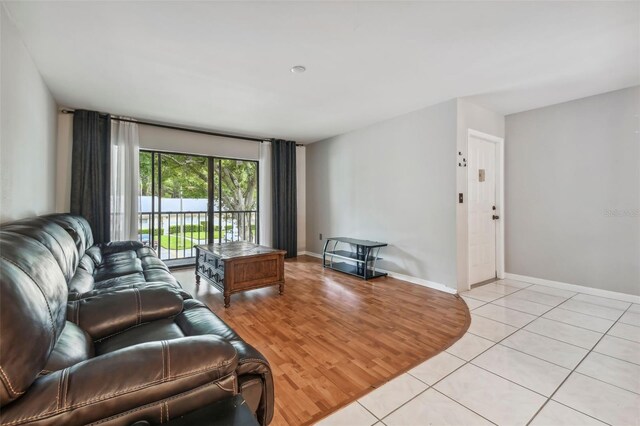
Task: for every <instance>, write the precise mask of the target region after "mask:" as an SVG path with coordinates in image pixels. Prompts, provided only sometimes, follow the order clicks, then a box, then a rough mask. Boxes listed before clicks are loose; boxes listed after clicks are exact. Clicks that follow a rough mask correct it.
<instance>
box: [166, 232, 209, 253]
mask: <svg viewBox="0 0 640 426" xmlns="http://www.w3.org/2000/svg"><path fill="white" fill-rule="evenodd" d="M219 236H220V233H219V232H214V233H213V239H214V240H217V239H218V238H219ZM191 238H192V237H191V233H190V232H187V234H186V235H180V234H169V235H162V236H161V237H160V246H161V247H162V248H164V249H171V250H183V249H186V250H189V249H190V248H191V247H193V246H194V245H196V244H199V240H200V241H206V239H207V233H206V232H194V233H193V240H192V239H191Z"/></svg>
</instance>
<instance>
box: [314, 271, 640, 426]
mask: <svg viewBox="0 0 640 426" xmlns="http://www.w3.org/2000/svg"><path fill="white" fill-rule="evenodd" d="M462 297H463V298H464V299H465V301H466V302H467V305H468V306H469V310H470V311H471V318H472V319H471V326H470V327H469V330H468V331H467V333H466V334H465V335H464V336H463V337H462V338H461V339H460V340H459V341H458V342H456V343H455V344H454V345H453V346H451V347H450V348H449V349H447V350H446V351H445V352H442V353H440V354H438V355H437V356H435V357H433V358H431V359H429V360H427V361H425V362H424V363H422V364H421V365H419V366H417V367H416V368H414V369H413V370H410V371H409V372H407V373H405V374H403V375H401V376H399V377H397V378H396V379H394V380H392V381H390V382H388V383H386V384H384V385H383V386H381V387H380V388H378V389H376V390H374V391H373V392H371V393H369V394H367V395H365V396H364V397H362V398H360V399H359V400H358V401H356V402H353V403H352V404H350V405H349V406H347V407H345V408H343V409H341V410H339V411H337V412H335V413H334V414H332V415H331V416H329V417H327V418H326V419H324V420H322V421H321V422H320V423H318V424H319V425H322V426H331V425H345V426H360V425H363V426H364V425H387V426H413V425H416V426H418V425H456V426H458V425H487V424H492V423H493V424H497V425H528V424H531V425H537V426H538V425H543V426H544V425H547V426H550V425H572V426H576V425H603V424H610V425H640V305H638V304H632V303H628V302H623V301H619V300H614V299H607V298H603V297H598V296H591V295H587V294H581V293H575V292H571V291H567V290H560V289H556V288H552V287H546V286H542V285H531V284H527V283H523V282H518V281H513V280H500V281H496V282H495V283H491V284H486V285H483V286H481V287H478V288H474V289H473V290H471V291H469V292H466V293H463V294H462Z"/></svg>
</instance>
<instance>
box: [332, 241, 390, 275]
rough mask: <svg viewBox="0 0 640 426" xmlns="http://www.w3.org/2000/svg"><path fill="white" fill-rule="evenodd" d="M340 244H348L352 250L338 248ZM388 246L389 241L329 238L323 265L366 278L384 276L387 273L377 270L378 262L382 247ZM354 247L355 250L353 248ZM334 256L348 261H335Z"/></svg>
mask: <svg viewBox="0 0 640 426" xmlns="http://www.w3.org/2000/svg"><path fill="white" fill-rule="evenodd" d="M338 244H343V245H344V244H347V245H348V246H349V248H350V250H342V249H340V250H338ZM386 246H387V243H381V242H377V241H369V240H359V239H356V238H349V237H331V238H327V240H326V241H325V243H324V249H323V251H322V266H323V267H325V268H330V269H334V270H336V271H340V272H344V273H346V274H350V275H355V276H357V277H360V278H363V279H365V280H368V279H369V278H377V277H383V276H385V275H387V274H386V273H384V272H379V271H376V262H377V261H378V260H379V259H380V257H379V254H380V249H381V248H382V247H386ZM354 247H355V251H354V250H353V248H354ZM334 258H338V259H343V260H346V261H347V262H337V263H336V262H334V261H333V260H334ZM350 262H352V263H350Z"/></svg>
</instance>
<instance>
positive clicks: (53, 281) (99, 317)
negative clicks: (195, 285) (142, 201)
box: [0, 214, 274, 426]
mask: <svg viewBox="0 0 640 426" xmlns="http://www.w3.org/2000/svg"><path fill="white" fill-rule="evenodd" d="M237 393H241V394H242V396H243V397H244V399H245V400H246V404H247V405H248V406H249V408H250V409H251V410H252V411H253V412H255V414H256V417H257V420H258V421H259V422H260V424H262V425H267V424H269V422H270V421H271V419H272V417H273V409H274V395H273V378H272V374H271V369H270V367H269V363H268V362H267V360H266V359H265V358H264V357H263V356H262V355H261V354H260V353H259V352H258V351H257V350H256V349H254V348H253V347H251V346H250V345H248V344H247V343H246V342H244V341H243V340H242V338H240V336H238V335H237V334H236V333H235V332H234V331H233V330H232V329H231V328H230V327H229V326H227V325H226V324H225V323H224V322H223V321H222V320H221V319H220V318H218V317H217V316H216V315H215V314H214V313H213V312H212V311H211V310H209V308H207V307H206V306H205V305H204V304H202V303H201V302H199V301H197V300H195V299H193V298H192V297H191V295H189V293H187V292H185V291H184V290H183V289H182V288H181V286H180V284H179V283H178V282H177V281H176V280H175V278H174V277H173V275H171V273H170V272H169V270H168V268H167V267H166V265H165V264H164V263H163V262H162V261H161V260H160V259H158V257H157V256H156V254H155V252H154V251H153V250H152V249H150V248H148V247H144V246H143V245H142V244H140V243H138V242H133V241H132V242H117V243H109V244H94V243H93V238H92V233H91V228H90V226H89V224H88V222H87V221H86V220H85V219H84V218H82V217H79V216H72V215H68V214H60V215H50V216H41V217H36V218H31V219H25V220H21V221H17V222H13V223H8V224H4V225H2V226H0V424H2V425H7V426H9V425H21V424H38V425H53V424H56V425H57V424H92V423H95V424H114V425H128V424H132V423H134V422H136V421H139V420H146V421H148V422H149V423H151V424H161V423H165V422H167V421H169V420H170V419H172V418H175V417H177V416H180V415H182V414H185V413H187V412H190V411H193V410H196V409H198V408H201V407H204V406H206V405H208V404H211V403H213V402H215V401H218V400H221V399H225V398H229V397H232V396H233V395H235V394H237Z"/></svg>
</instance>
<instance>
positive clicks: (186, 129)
mask: <svg viewBox="0 0 640 426" xmlns="http://www.w3.org/2000/svg"><path fill="white" fill-rule="evenodd" d="M60 111H61V112H62V113H63V114H73V113H74V112H75V110H72V109H62V110H60ZM100 114H101V115H108V114H104V113H100ZM111 119H112V120H115V121H123V122H126V123H137V124H144V125H145V126H154V127H160V128H163V129H170V130H181V131H183V132H190V133H199V134H201V135H209V136H220V137H223V138H230V139H240V140H245V141H252V142H260V143H262V142H270V141H271V139H269V138H262V139H260V138H252V137H250V136H240V135H232V134H227V133H219V132H210V131H207V130H199V129H191V128H189V127H180V126H173V125H171V124H161V123H152V122H150V121H144V120H135V119H133V120H132V119H129V118H120V117H113V116H112V117H111ZM296 146H304V145H302V144H299V143H297V144H296Z"/></svg>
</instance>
